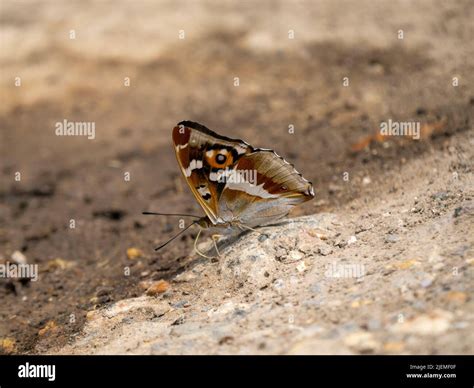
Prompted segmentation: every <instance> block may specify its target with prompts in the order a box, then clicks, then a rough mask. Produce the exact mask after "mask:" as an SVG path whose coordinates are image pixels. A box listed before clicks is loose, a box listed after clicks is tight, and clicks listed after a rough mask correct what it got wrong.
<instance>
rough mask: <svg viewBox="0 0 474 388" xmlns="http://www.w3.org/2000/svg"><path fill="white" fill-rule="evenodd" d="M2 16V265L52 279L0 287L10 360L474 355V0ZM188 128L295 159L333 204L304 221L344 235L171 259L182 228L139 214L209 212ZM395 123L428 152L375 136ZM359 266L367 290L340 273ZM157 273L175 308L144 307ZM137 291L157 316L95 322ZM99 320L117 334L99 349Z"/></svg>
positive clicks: (77, 6)
mask: <svg viewBox="0 0 474 388" xmlns="http://www.w3.org/2000/svg"><path fill="white" fill-rule="evenodd" d="M0 9H1V17H0V23H1V24H0V26H1V48H2V50H0V55H1V57H0V63H1V79H0V96H1V104H0V136H1V144H0V147H1V150H0V155H1V171H0V174H1V187H0V199H1V202H0V264H1V263H6V262H8V261H11V260H12V255H13V256H14V257H18V254H15V252H21V253H22V254H23V255H24V257H25V258H26V260H27V262H28V263H31V264H38V268H39V279H38V281H36V282H32V281H28V279H8V278H6V279H5V278H0V298H1V300H2V304H1V307H0V352H2V353H44V352H57V351H59V352H63V353H64V352H77V353H81V352H84V353H87V352H94V351H96V352H117V353H125V352H140V353H150V352H153V353H164V352H170V353H174V352H176V353H179V352H188V353H192V352H195V353H203V352H207V351H212V352H268V353H272V352H279V353H286V352H328V353H332V352H337V351H351V352H392V353H400V352H409V353H439V352H450V353H466V352H471V353H472V348H469V346H470V345H469V344H470V343H473V341H467V340H466V338H467V336H468V335H469V333H472V332H473V330H472V319H473V318H472V315H473V308H472V303H473V302H472V284H473V282H472V280H473V279H472V266H473V262H472V260H473V238H472V235H473V233H472V230H473V227H472V205H471V202H470V201H472V195H473V190H472V189H473V187H472V160H473V159H474V158H473V151H472V150H473V145H474V144H473V138H472V137H473V124H472V123H473V117H474V113H473V108H474V91H473V89H472V84H473V82H474V75H473V73H472V65H473V64H472V58H474V48H473V46H472V43H471V42H472V36H473V35H474V31H473V27H472V23H470V21H471V20H472V19H473V17H474V7H473V6H472V4H471V2H469V1H458V2H456V3H451V4H449V3H448V4H446V3H445V2H441V1H439V2H437V1H435V2H433V1H417V2H416V3H408V2H394V1H386V2H385V1H383V2H382V1H381V2H377V3H375V2H372V1H358V2H340V3H338V2H336V3H335V2H332V1H322V2H311V1H310V2H301V3H293V2H281V3H274V2H271V3H270V2H269V3H265V2H263V3H259V4H258V5H257V4H255V3H254V2H244V3H243V4H240V5H237V4H236V3H233V2H224V3H221V2H219V3H218V4H217V3H213V2H186V3H185V2H178V3H176V2H151V1H141V2H135V3H132V2H123V3H122V4H121V6H120V7H118V6H117V5H116V3H113V4H112V3H111V2H110V3H109V2H102V1H101V2H90V3H88V4H87V6H85V5H84V3H83V2H79V1H78V2H68V3H64V4H58V3H56V2H43V1H41V2H34V1H28V2H21V3H18V2H13V1H2V3H1V5H0ZM341 9H344V12H341ZM400 29H402V30H403V32H404V39H398V38H399V35H398V31H399V30H400ZM71 30H74V33H75V39H70V36H71ZM180 30H184V32H185V39H179V34H180ZM289 30H293V31H294V39H289ZM15 77H20V78H21V86H17V85H15V80H16V78H15ZM235 77H238V78H239V86H234V78H235ZM344 77H348V78H349V85H348V86H344V84H343V79H344ZM126 78H127V79H130V86H125V84H124V79H126ZM454 78H456V79H457V80H458V82H457V86H454V85H453V82H454V81H453V79H454ZM64 119H67V120H70V121H88V122H94V123H95V125H96V137H95V139H94V140H88V139H86V138H84V137H60V136H56V135H55V123H57V122H58V121H62V120H64ZM184 119H189V120H193V121H198V122H201V123H202V124H205V125H206V126H208V127H209V128H211V129H213V130H216V131H217V132H219V133H222V134H225V135H227V136H232V137H238V138H243V139H244V140H246V141H248V142H250V143H251V144H252V145H255V146H260V147H271V148H274V149H275V150H276V151H277V152H278V153H279V154H281V155H283V156H284V157H285V158H286V159H287V160H289V161H290V162H292V163H294V164H295V166H296V167H297V169H298V170H299V171H301V172H302V173H303V174H304V176H305V177H306V178H308V179H309V180H311V181H312V182H313V183H314V185H315V188H316V192H317V197H316V199H315V200H314V201H311V202H309V203H307V204H305V205H304V206H302V207H300V208H298V209H295V212H294V214H293V216H295V217H297V216H302V215H312V216H311V217H312V218H311V220H312V221H311V222H315V223H316V224H317V225H321V228H322V230H321V231H316V233H318V234H321V233H323V234H327V236H328V239H327V240H321V241H320V240H319V237H317V235H316V237H315V236H312V235H311V234H308V233H309V232H308V231H307V229H308V230H309V231H311V230H313V229H314V228H315V227H314V225H313V224H311V223H310V224H308V225H307V226H305V227H303V228H302V229H301V230H300V229H298V228H296V229H292V232H291V233H286V232H285V229H284V228H286V227H283V229H277V230H274V231H272V233H270V232H269V236H270V237H269V239H268V240H266V241H263V242H258V243H257V241H258V240H255V239H256V236H254V235H252V234H250V235H248V236H247V237H246V239H245V240H239V241H237V242H235V244H241V245H235V246H232V245H230V246H229V249H230V250H232V249H234V253H231V251H230V250H229V251H226V253H225V254H223V258H222V259H221V260H220V261H219V262H215V263H213V262H201V261H199V260H197V261H196V255H194V254H192V253H191V252H192V244H193V240H194V237H195V235H196V231H192V232H191V233H189V234H187V235H185V236H183V237H182V238H181V239H180V240H179V241H177V242H175V243H174V244H173V245H170V246H169V247H167V248H166V249H165V250H162V251H160V252H158V253H155V252H154V251H153V247H154V246H155V245H156V244H158V243H160V242H162V241H163V240H166V239H167V238H168V237H169V236H171V235H173V233H175V232H176V231H178V230H179V228H178V221H179V220H176V219H171V218H169V219H167V218H147V217H145V216H142V215H141V212H142V211H143V210H150V211H153V210H156V211H159V210H161V211H177V212H178V211H179V212H191V213H194V214H201V210H200V209H199V208H198V206H197V204H195V203H194V200H193V198H192V195H191V194H190V193H189V191H188V189H187V187H186V186H185V183H184V181H183V180H182V178H181V176H180V173H179V171H178V168H177V165H176V162H175V156H174V152H173V150H172V147H171V145H170V132H171V128H172V127H173V126H174V125H175V124H176V123H177V122H179V121H181V120H184ZM388 119H392V120H400V121H417V122H419V123H420V124H421V129H422V133H421V135H422V136H421V139H420V140H412V139H411V138H407V137H403V138H402V137H388V138H383V139H381V138H380V137H378V136H375V135H376V134H377V129H378V127H379V124H380V122H381V121H386V120H388ZM290 125H293V126H294V128H295V133H294V134H290V133H289V132H288V127H289V126H290ZM18 172H19V173H21V180H16V179H15V177H16V176H17V173H18ZM127 173H129V174H130V179H129V180H127V179H125V176H126V175H127ZM127 176H128V175H127ZM71 220H74V221H75V228H70V225H71ZM311 225H313V226H311ZM366 228H367V229H366ZM316 229H317V228H316ZM282 233H284V234H285V236H286V238H283V237H281V236H282V235H281V234H282ZM311 233H312V232H311ZM313 234H314V233H313ZM279 236H280V237H279ZM351 236H354V237H355V238H356V240H355V241H354V239H353V238H351ZM282 238H283V241H280V239H282ZM298 239H301V243H302V242H303V241H304V240H305V239H306V240H307V244H306V245H308V247H307V250H303V252H300V253H301V254H302V255H303V257H302V258H300V259H298V260H296V262H294V263H293V262H292V261H291V260H292V259H291V258H285V257H286V256H285V254H286V253H285V252H289V251H291V250H292V249H293V250H295V249H297V248H298V244H300V243H299V242H297V241H300V240H298ZM349 240H350V241H351V243H350V244H346V243H347V242H348V241H349ZM202 241H206V240H205V239H203V240H202ZM280 243H281V245H282V247H281V249H282V251H281V252H280V253H281V254H282V256H280V258H279V259H278V258H277V256H278V254H280V253H278V252H277V250H278V246H279V244H280ZM252 244H254V245H252ZM295 244H296V245H295ZM239 246H242V249H244V248H245V247H253V246H254V247H255V249H256V250H258V252H260V254H259V255H260V256H261V257H262V260H261V261H262V267H261V268H267V267H268V268H267V269H266V271H267V272H268V274H269V276H264V279H260V278H259V279H260V280H252V281H249V280H248V277H251V276H250V274H251V273H253V272H255V273H256V275H255V276H257V277H258V276H260V275H258V274H261V273H262V272H261V271H260V269H261V268H260V265H259V263H260V261H259V260H257V259H256V260H255V262H253V261H252V259H251V258H250V257H249V256H248V255H246V256H244V255H241V257H239V255H237V254H236V252H235V249H237V248H236V247H239ZM130 248H136V249H138V250H139V251H140V252H137V251H135V252H134V251H128V255H127V250H128V249H130ZM290 248H291V249H290ZM319 248H322V250H321V251H319ZM133 253H135V254H133ZM129 257H132V258H129ZM133 257H135V258H133ZM298 257H299V254H298ZM237 259H239V260H240V264H239V266H240V267H241V271H242V272H241V273H242V274H243V275H242V276H243V277H244V279H243V281H242V282H240V280H239V278H238V276H237V278H236V277H235V276H230V275H229V273H228V272H229V269H228V265H230V263H231V262H232V260H237ZM249 260H250V261H249ZM344 260H347V263H349V264H351V265H352V264H356V265H359V266H361V265H363V268H365V271H366V272H365V275H364V276H363V277H362V280H361V281H357V280H355V279H353V278H344V279H333V278H331V277H326V276H325V275H324V274H325V272H326V271H327V269H328V267H327V266H328V265H329V264H330V263H341V261H344ZM288 261H290V263H287V262H288ZM301 262H304V263H305V269H303V270H302V271H300V270H298V268H297V267H298V265H300V264H301ZM196 264H197V266H196ZM239 266H238V267H237V268H239ZM300 268H302V266H301V265H300ZM357 268H359V267H357ZM272 271H273V272H272ZM183 273H184V274H186V273H192V274H195V275H196V276H195V278H193V279H192V280H189V281H185V282H177V281H176V275H179V274H183ZM237 273H238V271H237ZM180 276H181V275H180ZM279 279H281V281H282V282H283V286H282V287H280V288H278V285H279V284H280V281H279ZM295 279H296V280H295ZM159 280H164V281H167V282H168V283H161V285H160V284H159V285H155V286H156V288H157V290H158V291H162V289H164V288H167V290H166V291H165V292H164V294H161V293H158V294H157V296H153V297H143V296H142V295H143V294H144V289H145V288H146V287H148V286H150V285H151V284H153V282H156V281H159ZM260 281H261V282H260ZM239 282H240V283H242V285H241V286H240V283H239ZM255 282H257V283H255ZM167 284H169V286H168V285H167ZM261 288H263V289H261ZM134 297H140V298H141V299H139V302H138V304H143V306H145V307H152V308H153V306H155V305H156V306H157V309H158V310H157V311H158V312H157V313H156V314H155V313H153V311H152V315H150V314H149V313H144V315H140V314H141V313H140V314H139V313H137V311H135V310H134V309H133V308H132V309H131V311H129V312H128V313H123V312H122V313H120V314H118V313H117V315H116V316H115V317H112V318H110V319H112V320H113V321H110V322H109V323H107V322H108V321H107V320H105V319H104V318H101V317H102V316H103V314H105V312H106V311H108V310H107V309H113V308H116V307H111V306H113V303H114V302H118V301H121V300H124V299H127V298H134ZM129 303H130V302H129V301H128V299H127V301H125V302H124V304H125V306H126V305H128V304H129ZM226 306H227V307H226ZM239 306H243V307H242V308H241V307H239ZM103 308H105V310H102V309H103ZM167 309H169V310H167ZM246 309H247V310H246ZM138 310H140V309H138ZM145 310H146V309H145ZM164 310H167V311H166V312H163V311H164ZM240 310H243V311H245V312H243V313H239V311H240ZM91 311H92V312H91ZM236 311H237V313H236ZM213 312H215V313H213ZM162 313H163V314H164V315H163V314H162ZM147 314H148V315H147ZM235 314H237V316H236V317H235V316H234V315H235ZM239 314H241V315H239ZM112 315H113V314H112ZM181 317H184V318H183V319H181ZM119 318H120V319H119ZM122 318H125V319H124V320H123V321H122ZM234 318H235V319H234ZM114 319H115V320H114ZM175 321H176V323H175ZM93 322H96V323H100V325H103V326H104V328H106V327H108V326H107V324H110V323H111V322H114V324H116V325H115V326H116V327H117V329H116V330H115V331H112V332H110V330H109V333H108V334H104V336H103V337H96V338H102V339H101V340H100V341H98V342H97V344H95V345H93V341H92V339H91V338H90V336H91V335H93V333H94V330H100V327H98V326H94V325H96V323H93ZM127 322H128V323H127ZM86 323H87V325H86V326H85V332H84V333H82V331H81V330H82V329H83V328H84V325H85V324H86ZM173 323H174V325H171V324H173ZM180 323H182V324H180ZM128 324H131V326H127V325H128ZM135 324H137V325H140V324H141V325H143V327H144V328H146V330H148V331H147V333H148V334H147V338H145V337H144V338H133V339H132V337H130V336H131V334H132V333H131V332H128V331H127V330H128V329H127V328H129V329H132V328H133V332H135V333H137V332H139V331H140V330H137V329H138V326H134V325H135ZM193 325H194V329H193ZM225 325H228V327H225ZM403 325H405V326H403ZM410 325H411V326H410ZM427 327H428V329H427ZM197 328H200V330H199V332H197ZM429 328H431V329H429ZM218 329H219V330H220V329H222V330H221V331H219V330H218ZM154 330H156V331H154ZM180 330H181V332H180ZM423 330H424V331H423ZM430 330H431V332H430ZM427 331H428V332H429V333H428V334H427ZM171 332H173V333H178V334H176V335H173V336H172V335H171ZM121 333H122V334H123V337H120V336H121V335H122V334H121ZM215 333H216V334H215ZM257 333H260V336H259V337H258V339H256V338H253V337H252V336H253V335H254V336H257ZM191 334H192V335H195V336H196V337H195V338H194V339H193V340H192V341H191V339H190V338H189V335H191ZM221 334H222V336H221ZM471 335H472V334H471ZM187 336H188V337H187ZM349 336H352V337H349ZM221 337H222V338H221ZM224 337H229V338H224ZM347 337H349V338H347ZM76 338H78V341H82V342H75V340H76ZM126 338H129V339H130V341H131V342H126V341H125V339H126ZM223 338H224V339H223ZM121 341H124V342H123V346H122V347H120V343H122V342H121ZM127 341H128V340H127ZM359 342H361V343H363V345H361V344H360V343H359ZM125 343H127V345H125ZM152 344H153V347H152ZM341 344H342V345H341ZM339 345H341V346H339ZM63 346H66V347H65V348H63ZM93 349H96V350H93ZM338 349H339V350H338Z"/></svg>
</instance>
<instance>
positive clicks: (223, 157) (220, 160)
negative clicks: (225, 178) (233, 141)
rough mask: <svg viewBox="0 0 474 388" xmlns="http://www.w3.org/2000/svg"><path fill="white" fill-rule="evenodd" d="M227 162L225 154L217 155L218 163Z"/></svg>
mask: <svg viewBox="0 0 474 388" xmlns="http://www.w3.org/2000/svg"><path fill="white" fill-rule="evenodd" d="M226 160H227V156H225V155H223V154H217V155H216V162H217V163H219V164H223V163H225V161H226Z"/></svg>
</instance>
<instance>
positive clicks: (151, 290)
mask: <svg viewBox="0 0 474 388" xmlns="http://www.w3.org/2000/svg"><path fill="white" fill-rule="evenodd" d="M169 287H170V284H169V283H168V282H167V281H166V280H158V281H157V282H154V283H152V285H151V286H150V287H148V289H147V290H146V294H147V295H148V296H155V295H158V294H162V293H164V292H166V291H167V290H168V288H169Z"/></svg>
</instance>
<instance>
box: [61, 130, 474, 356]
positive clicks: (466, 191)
mask: <svg viewBox="0 0 474 388" xmlns="http://www.w3.org/2000/svg"><path fill="white" fill-rule="evenodd" d="M471 141H472V138H471ZM469 147H472V144H470V146H463V145H457V146H456V151H457V152H456V153H454V152H449V151H448V152H442V153H441V152H439V153H438V152H437V153H434V154H432V155H430V156H428V157H427V158H425V160H424V162H423V163H426V162H429V165H430V169H429V170H425V177H424V178H423V186H424V187H423V188H422V189H420V182H419V180H420V177H419V176H418V173H417V172H418V171H419V170H420V168H421V169H422V168H423V167H422V163H421V162H420V161H419V160H416V161H412V162H410V163H408V164H407V165H406V166H405V168H406V169H408V172H407V173H406V174H405V176H404V177H403V178H401V179H400V178H399V179H395V176H394V175H395V174H389V175H388V178H391V179H392V180H393V179H395V180H396V181H397V183H398V184H400V185H402V186H403V192H401V193H400V192H397V193H396V194H394V193H393V192H392V193H391V194H390V193H387V194H385V193H381V194H383V195H384V198H385V199H384V200H382V201H380V200H378V199H377V198H371V199H370V200H369V201H355V203H353V204H352V206H351V208H354V209H351V208H346V209H340V211H338V212H336V213H334V214H333V213H319V214H317V215H313V216H306V217H300V218H294V219H292V220H291V221H290V222H285V223H283V224H282V225H277V226H273V227H266V228H261V229H259V232H260V233H261V234H258V233H255V232H252V233H249V234H247V235H244V236H242V237H241V238H239V239H238V240H237V241H227V242H223V243H222V247H221V249H220V251H221V257H220V258H219V259H218V260H214V261H207V260H204V259H202V258H199V259H196V258H195V255H193V253H191V254H190V258H191V257H194V258H193V259H190V262H189V269H188V270H186V271H184V272H182V273H180V274H179V275H178V276H176V277H175V278H173V279H172V280H171V282H170V283H163V282H159V283H158V284H157V285H156V287H155V285H154V284H148V283H145V284H143V285H144V286H145V287H149V288H148V290H149V291H148V292H147V294H148V295H150V294H153V296H141V297H139V298H133V299H127V300H122V301H120V302H118V303H117V304H115V305H112V306H109V307H107V308H104V309H99V310H96V311H93V312H91V313H90V314H89V315H88V322H87V323H86V326H85V328H84V331H83V333H82V334H81V335H79V336H78V338H77V339H76V340H75V341H74V342H73V343H72V344H71V345H68V346H66V347H65V348H63V349H61V350H60V351H59V353H61V354H69V353H74V354H90V353H92V354H117V353H119V354H121V353H128V354H208V353H213V354H214V353H219V354H228V353H230V354H234V353H239V354H275V353H276V354H354V353H355V354H365V353H377V354H379V353H382V354H394V353H395V354H398V353H403V354H407V353H409V354H425V353H429V354H439V353H442V354H446V353H447V354H453V353H454V354H458V353H468V354H472V352H473V351H474V347H473V344H474V337H473V333H474V309H473V306H474V301H473V300H472V295H473V291H474V289H473V288H474V281H473V280H474V276H473V275H474V268H473V265H474V260H473V253H474V247H473V244H472V242H473V241H472V240H473V238H472V230H473V228H474V221H473V217H472V216H473V214H474V202H473V197H472V193H473V190H474V181H473V179H472V176H470V174H465V173H462V174H460V175H458V176H456V175H455V176H454V178H453V175H452V172H451V171H450V169H451V167H452V166H453V165H457V164H458V163H460V162H465V160H464V159H460V158H459V156H458V154H461V155H467V154H466V152H467V151H468V150H469ZM471 156H472V155H471ZM440 177H441V178H440ZM363 202H366V203H364V204H362V203H363ZM357 205H358V206H357ZM203 245H204V244H203ZM203 248H204V247H203ZM153 290H156V291H158V292H154V291H153Z"/></svg>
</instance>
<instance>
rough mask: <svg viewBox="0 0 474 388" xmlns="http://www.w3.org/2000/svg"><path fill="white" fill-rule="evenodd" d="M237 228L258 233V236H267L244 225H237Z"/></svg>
mask: <svg viewBox="0 0 474 388" xmlns="http://www.w3.org/2000/svg"><path fill="white" fill-rule="evenodd" d="M238 227H239V228H240V230H251V231H252V232H255V233H258V234H259V235H260V236H267V237H268V235H267V234H266V233H262V232H260V231H258V230H256V229H254V228H251V227H250V226H248V225H244V224H239V225H238Z"/></svg>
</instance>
